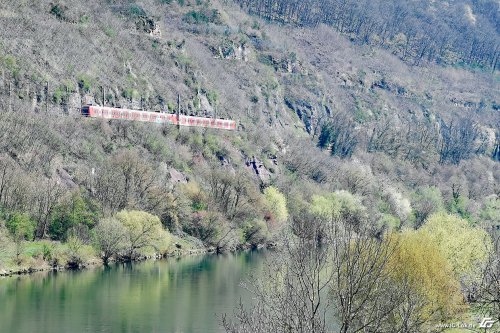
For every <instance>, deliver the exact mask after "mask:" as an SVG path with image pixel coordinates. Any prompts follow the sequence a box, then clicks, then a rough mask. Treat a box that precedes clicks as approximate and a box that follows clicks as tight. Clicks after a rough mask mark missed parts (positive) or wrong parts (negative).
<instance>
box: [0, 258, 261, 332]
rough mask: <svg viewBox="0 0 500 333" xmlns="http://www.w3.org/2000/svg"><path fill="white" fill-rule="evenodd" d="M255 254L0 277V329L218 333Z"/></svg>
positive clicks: (253, 267)
mask: <svg viewBox="0 0 500 333" xmlns="http://www.w3.org/2000/svg"><path fill="white" fill-rule="evenodd" d="M263 259H264V254H263V253H261V252H250V253H242V254H238V255H225V256H204V257H203V256H196V257H187V258H182V259H169V260H164V261H157V262H153V261H150V262H144V263H139V264H119V265H115V266H113V267H109V268H104V267H103V268H98V269H91V270H85V271H81V272H62V273H36V274H34V275H31V276H22V277H11V278H5V279H0V331H2V332H26V333H32V332H38V333H43V332H47V333H48V332H50V333H52V332H172V333H195V332H200V333H201V332H204V333H205V332H220V331H221V330H220V328H219V325H218V319H217V318H216V314H221V313H231V312H232V309H233V308H234V306H236V305H237V304H238V303H239V300H240V298H242V299H244V300H245V299H247V298H248V297H249V295H248V294H246V292H245V291H244V290H243V289H242V288H241V287H240V286H239V284H240V281H241V280H242V279H243V280H244V279H245V278H247V277H248V275H249V274H250V273H251V272H255V271H257V272H258V271H259V269H260V268H261V266H262V263H263Z"/></svg>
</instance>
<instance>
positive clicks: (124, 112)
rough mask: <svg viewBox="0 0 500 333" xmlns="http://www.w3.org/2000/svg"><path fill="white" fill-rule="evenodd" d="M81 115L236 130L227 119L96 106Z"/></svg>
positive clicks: (88, 108) (90, 107) (231, 121)
mask: <svg viewBox="0 0 500 333" xmlns="http://www.w3.org/2000/svg"><path fill="white" fill-rule="evenodd" d="M82 115H83V116H84V117H90V118H104V119H122V120H132V121H143V122H150V123H157V124H172V125H180V126H194V127H206V128H215V129H225V130H232V131H234V130H236V122H235V121H234V120H228V119H214V118H204V117H193V116H184V115H180V116H179V119H177V115H176V114H170V113H158V112H149V111H138V110H128V109H118V108H111V107H104V106H96V105H85V106H84V107H83V108H82Z"/></svg>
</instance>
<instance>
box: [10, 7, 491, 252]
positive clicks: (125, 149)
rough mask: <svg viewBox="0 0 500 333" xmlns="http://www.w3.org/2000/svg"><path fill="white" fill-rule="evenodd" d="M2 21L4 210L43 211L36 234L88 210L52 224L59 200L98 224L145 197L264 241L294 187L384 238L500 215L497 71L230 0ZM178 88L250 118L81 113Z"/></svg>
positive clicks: (191, 103) (220, 236) (15, 12)
mask: <svg viewBox="0 0 500 333" xmlns="http://www.w3.org/2000/svg"><path fill="white" fill-rule="evenodd" d="M263 16H264V15H263ZM0 20H1V25H2V36H1V37H0V38H1V39H0V68H1V71H2V76H1V80H2V81H1V83H0V98H1V99H0V110H1V113H0V128H1V130H0V138H1V140H0V153H1V157H0V185H1V187H0V205H1V208H2V212H3V213H2V214H3V217H4V219H6V220H8V219H9V218H10V216H11V214H12V213H13V212H22V213H27V214H28V215H29V217H30V219H32V220H33V221H34V222H35V224H36V237H37V238H48V237H51V238H53V239H65V237H66V234H65V233H66V231H67V230H70V229H71V228H76V227H78V226H77V225H75V224H78V223H76V222H75V223H73V222H68V223H67V224H65V227H64V228H63V231H61V230H60V229H57V230H56V229H54V228H55V227H53V228H52V229H51V225H53V224H54V223H59V222H54V221H56V220H57V219H60V217H61V215H60V214H59V215H58V214H56V213H54V212H57V211H60V209H61V208H60V207H61V206H64V207H66V206H68V205H70V206H71V205H72V204H74V202H76V201H78V200H83V201H85V202H86V204H85V205H86V206H85V207H86V208H85V209H87V210H91V211H92V212H94V213H95V214H96V215H95V216H97V217H96V220H98V219H99V218H100V217H102V216H109V215H112V214H114V213H115V212H117V211H120V210H123V209H140V210H145V211H148V212H151V213H154V214H155V215H157V216H159V217H160V219H161V221H162V222H163V224H164V225H165V226H166V227H167V228H168V229H169V230H170V231H172V232H175V233H177V234H179V235H187V234H189V235H192V236H195V237H197V238H199V239H201V240H202V241H203V242H204V243H205V244H207V245H210V246H215V247H220V248H225V247H234V246H238V245H241V244H246V243H248V244H252V245H257V244H261V243H265V242H267V241H270V240H272V238H273V233H274V232H275V231H276V230H278V229H279V225H281V224H282V223H284V221H285V220H286V218H287V214H284V213H283V211H281V212H280V209H277V207H278V206H280V204H279V202H282V200H281V199H282V195H281V193H284V195H285V197H286V199H287V201H288V211H289V213H290V215H293V214H294V213H298V212H299V211H300V210H301V207H303V205H305V204H306V203H307V202H310V200H311V198H312V196H313V195H315V194H323V193H327V192H333V191H340V190H345V191H348V192H350V193H351V194H352V195H354V196H356V198H358V199H359V203H360V204H361V205H363V207H365V209H366V212H367V214H366V216H367V220H368V221H369V223H368V225H369V226H370V228H373V232H374V233H375V234H376V233H377V232H380V231H381V230H384V229H387V228H396V229H400V228H404V227H409V228H412V227H418V226H420V225H421V224H422V223H423V221H424V220H425V219H426V218H427V216H429V215H430V214H431V213H433V212H435V211H439V210H447V211H450V212H454V213H457V214H460V215H461V216H462V217H464V218H466V219H468V220H469V221H470V222H471V223H472V224H485V225H486V226H487V227H488V228H491V226H492V225H493V224H495V225H496V224H498V215H494V214H493V215H491V214H490V215H491V216H496V217H491V216H490V215H488V214H489V213H487V212H490V211H491V209H493V210H496V209H498V200H499V199H498V195H499V192H500V187H499V184H500V167H499V160H500V148H499V147H500V130H499V128H500V116H499V112H500V111H499V110H500V95H499V91H500V89H499V88H500V84H499V73H498V71H493V73H492V72H491V70H483V69H470V68H469V69H467V70H466V69H463V68H459V67H456V66H455V67H451V66H440V65H438V64H434V63H426V62H422V63H420V64H419V66H418V67H416V66H413V65H412V64H410V63H408V62H405V61H404V60H401V59H400V57H399V56H398V55H393V54H391V52H390V51H387V50H385V49H384V48H379V47H378V46H374V44H367V45H357V44H356V43H353V42H352V41H350V40H349V39H348V38H347V37H346V36H344V35H342V34H340V33H339V32H336V31H335V30H334V29H333V28H332V27H329V26H328V25H321V24H319V25H316V24H315V25H313V26H307V25H306V26H295V25H286V24H285V25H279V24H275V23H271V22H266V21H264V20H263V19H260V18H258V17H255V16H251V15H249V14H247V13H246V12H244V11H243V10H242V9H241V8H240V7H239V6H238V5H237V4H236V3H233V2H231V1H190V0H185V1H184V0H183V1H180V0H179V1H169V0H144V1H125V0H122V1H120V0H115V1H112V0H109V1H105V2H104V1H96V0H89V1H86V2H85V3H82V2H78V1H70V0H60V1H55V2H54V1H37V2H36V3H33V2H30V1H20V2H19V1H17V2H2V3H1V4H0ZM326 23H328V22H326ZM358 44H359V43H358ZM178 95H180V96H181V110H182V112H183V113H185V114H197V115H207V116H213V115H214V114H215V113H216V114H217V116H219V117H225V118H231V119H235V120H237V121H238V122H239V130H238V131H237V132H234V133H233V132H216V131H213V130H198V129H187V128H182V129H181V130H180V131H179V132H178V131H177V129H176V128H174V127H168V126H164V127H162V126H156V125H151V124H141V123H131V122H120V121H96V120H91V119H82V118H81V117H80V116H79V113H78V109H79V108H80V107H81V105H82V104H84V103H87V102H94V103H98V104H101V105H102V104H105V105H113V106H118V107H129V108H137V109H139V108H143V109H147V110H154V111H166V112H174V110H175V109H176V104H177V96H178ZM9 111H10V112H9ZM269 189H271V190H269ZM65 205H66V206H65ZM492 207H493V208H492ZM57 221H59V220H57ZM92 227H93V224H92V223H91V224H90V226H87V229H89V228H90V229H92ZM65 228H66V229H65ZM83 229H85V228H83ZM87 229H86V230H87ZM55 230H56V231H55ZM81 232H82V233H85V232H87V231H81Z"/></svg>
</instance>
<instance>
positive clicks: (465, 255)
mask: <svg viewBox="0 0 500 333" xmlns="http://www.w3.org/2000/svg"><path fill="white" fill-rule="evenodd" d="M419 232H420V233H422V234H423V235H424V236H423V237H428V238H429V239H430V240H431V241H432V242H433V243H434V244H436V246H437V247H438V249H439V251H440V253H442V254H443V256H444V257H445V258H446V260H448V262H449V263H450V265H451V268H452V270H453V272H454V273H455V276H456V277H457V278H460V279H477V278H479V275H480V271H481V267H482V266H483V264H484V263H485V262H486V260H487V259H488V256H489V253H490V250H491V238H490V237H489V236H488V234H487V233H486V232H485V231H484V230H482V229H479V228H475V227H472V226H470V225H469V223H468V221H467V220H464V219H462V218H460V217H458V216H456V215H449V214H446V213H436V214H433V215H432V216H431V217H429V219H427V222H426V223H425V224H424V226H423V227H422V228H421V229H420V230H419Z"/></svg>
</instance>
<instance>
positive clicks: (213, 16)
mask: <svg viewBox="0 0 500 333" xmlns="http://www.w3.org/2000/svg"><path fill="white" fill-rule="evenodd" d="M183 20H184V21H185V22H187V23H190V24H202V23H215V24H220V23H221V18H220V13H219V11H218V10H217V9H211V10H209V9H207V8H204V9H202V10H191V11H189V12H187V13H186V14H185V15H184V18H183Z"/></svg>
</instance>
